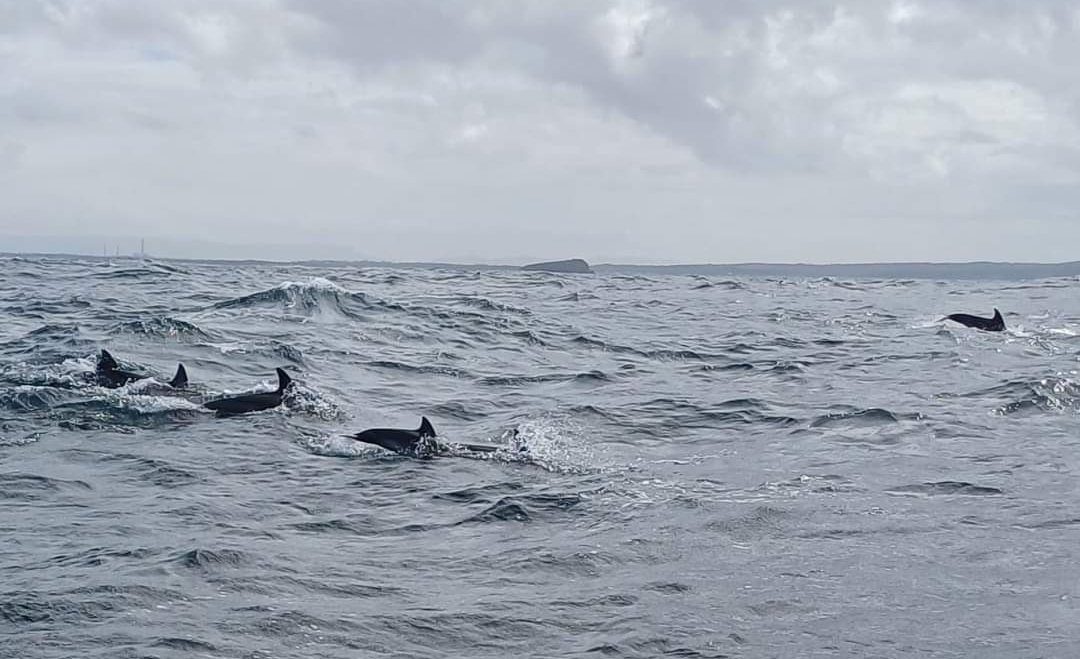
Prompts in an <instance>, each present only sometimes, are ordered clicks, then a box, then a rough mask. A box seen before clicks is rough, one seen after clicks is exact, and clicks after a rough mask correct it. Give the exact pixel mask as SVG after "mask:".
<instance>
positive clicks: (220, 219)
mask: <svg viewBox="0 0 1080 659" xmlns="http://www.w3.org/2000/svg"><path fill="white" fill-rule="evenodd" d="M1078 32H1080V10H1078V9H1077V8H1076V7H1075V6H1074V3H1071V2H1065V1H1064V0H1062V1H1060V2H1054V1H1051V0H1035V1H1033V2H1019V1H1006V0H993V1H989V2H984V3H970V2H960V1H959V0H942V1H940V2H934V3H929V2H914V1H909V0H903V1H899V0H898V1H894V2H888V3H857V4H854V5H846V4H839V3H836V2H828V1H825V0H805V1H803V2H799V3H794V2H781V1H779V0H762V1H754V2H751V1H749V0H731V1H728V2H723V3H705V2H690V1H689V0H666V1H663V0H603V1H600V0H584V1H582V2H575V3H550V2H546V1H541V0H516V1H510V0H476V1H475V2H470V3H466V4H460V5H459V4H456V3H446V2H440V1H436V0H416V1H415V2H408V3H402V2H397V1H394V0H360V1H356V0H322V1H321V2H317V3H311V2H301V1H300V0H236V1H235V2H229V3H219V2H211V1H210V0H182V1H179V2H175V3H143V2H135V1H134V0H64V1H61V0H52V1H49V2H29V1H26V0H0V185H4V184H5V182H6V184H7V185H8V186H10V190H9V192H8V193H5V194H4V195H2V196H0V234H2V233H7V234H9V235H14V234H16V233H18V232H19V227H20V226H22V223H25V222H33V223H34V225H35V226H36V227H39V228H41V227H44V228H45V229H47V230H48V231H50V232H52V233H55V234H60V233H69V232H73V231H79V230H87V231H90V232H93V233H95V234H100V233H109V232H114V233H116V234H123V235H129V234H138V235H147V236H148V237H152V236H155V235H156V236H160V237H161V238H162V239H165V238H170V239H174V240H176V241H183V240H188V241H189V243H188V244H191V243H190V241H191V240H192V239H196V238H197V239H199V240H215V239H216V240H219V241H220V242H222V243H233V244H236V243H243V242H244V241H245V240H248V239H251V240H252V242H255V241H254V236H258V239H259V240H258V242H260V243H265V242H277V243H279V244H282V245H288V244H290V243H297V242H304V243H305V244H306V243H312V244H314V243H325V242H327V241H323V240H318V241H308V240H304V241H299V240H297V236H298V235H301V234H304V235H307V234H313V235H318V236H326V235H332V236H336V237H338V238H339V239H338V240H336V241H329V242H330V243H331V244H333V245H337V246H338V247H337V248H333V247H326V246H320V247H318V250H317V251H318V253H311V252H305V253H298V254H297V256H298V257H310V256H331V257H332V256H345V257H353V256H358V255H359V256H368V257H372V258H394V259H455V258H462V259H466V258H467V259H470V260H471V259H480V260H491V261H499V260H503V261H505V260H512V259H515V258H520V259H529V258H544V257H549V256H550V257H558V256H566V255H567V254H566V251H567V249H568V247H567V246H568V245H572V246H573V249H574V250H576V251H577V253H579V254H580V255H582V256H585V257H586V258H590V259H594V260H596V259H607V258H610V259H620V258H634V259H648V260H654V261H655V260H662V261H673V260H681V261H686V260H713V261H725V260H754V259H783V260H867V259H871V258H876V259H932V258H937V259H950V258H1016V259H1021V258H1025V259H1032V258H1034V259H1059V258H1068V257H1070V256H1071V254H1070V253H1069V251H1068V250H1067V249H1066V245H1067V244H1068V242H1069V239H1075V238H1080V223H1078V222H1077V220H1078V219H1080V218H1078V217H1077V211H1076V209H1077V208H1080V187H1078V186H1077V184H1078V183H1080V180H1078V179H1080V131H1078V122H1080V79H1077V78H1076V76H1075V75H1074V74H1073V72H1072V66H1071V64H1070V63H1071V62H1073V61H1077V58H1078V56H1080V39H1078V38H1077V37H1078V36H1080V34H1078ZM4 145H9V146H4ZM10 145H17V147H15V146H10ZM311 249H312V250H314V249H315V248H311ZM334 249H337V250H338V251H339V253H329V252H332V251H334ZM298 250H299V251H303V250H300V249H299V248H298Z"/></svg>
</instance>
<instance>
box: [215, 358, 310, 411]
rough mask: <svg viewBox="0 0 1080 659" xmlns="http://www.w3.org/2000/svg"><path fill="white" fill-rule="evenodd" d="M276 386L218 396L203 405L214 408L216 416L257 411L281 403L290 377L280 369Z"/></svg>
mask: <svg viewBox="0 0 1080 659" xmlns="http://www.w3.org/2000/svg"><path fill="white" fill-rule="evenodd" d="M277 376H278V388H277V390H276V391H266V392H263V393H258V394H242V395H240V396H229V397H226V398H218V399H217V400H211V401H208V402H206V403H203V407H206V408H208V409H211V410H214V411H215V412H217V413H218V416H230V415H233V414H245V413H247V412H259V411H261V410H268V409H270V408H271V407H277V406H278V405H281V397H282V395H283V394H284V393H285V389H286V388H288V386H289V385H290V384H292V378H290V377H289V374H288V373H286V372H285V371H283V370H282V369H280V368H279V369H277Z"/></svg>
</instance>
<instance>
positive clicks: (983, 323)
mask: <svg viewBox="0 0 1080 659" xmlns="http://www.w3.org/2000/svg"><path fill="white" fill-rule="evenodd" d="M942 320H952V321H955V322H958V323H960V324H961V325H963V326H965V327H974V328H975V329H981V330H984V331H987V332H1004V331H1005V319H1004V318H1002V317H1001V312H1000V311H998V310H997V309H996V308H995V309H994V317H993V318H983V317H981V316H972V315H971V314H966V313H954V314H949V315H948V316H945V318H942Z"/></svg>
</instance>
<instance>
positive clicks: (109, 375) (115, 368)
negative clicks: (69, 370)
mask: <svg viewBox="0 0 1080 659" xmlns="http://www.w3.org/2000/svg"><path fill="white" fill-rule="evenodd" d="M94 375H95V377H96V378H97V383H98V384H99V385H101V386H102V387H107V388H109V389H116V388H117V387H122V386H124V385H125V384H127V383H128V382H135V381H136V380H145V379H146V378H147V377H149V376H147V375H139V374H138V373H132V372H131V371H125V370H122V369H121V368H120V365H119V364H118V363H117V362H116V359H115V358H114V357H113V356H112V355H111V354H109V351H108V350H105V349H102V351H101V355H100V356H99V357H98V362H97V368H96V369H95V370H94ZM187 383H188V376H187V369H185V368H184V365H183V364H177V366H176V375H174V376H173V379H172V380H169V382H168V385H169V386H170V387H172V388H173V389H181V388H183V387H186V386H187Z"/></svg>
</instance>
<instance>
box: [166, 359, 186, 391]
mask: <svg viewBox="0 0 1080 659" xmlns="http://www.w3.org/2000/svg"><path fill="white" fill-rule="evenodd" d="M169 386H170V387H172V388H173V389H180V388H182V387H186V386H187V369H186V368H184V365H183V364H177V365H176V375H174V376H173V379H172V380H169Z"/></svg>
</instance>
